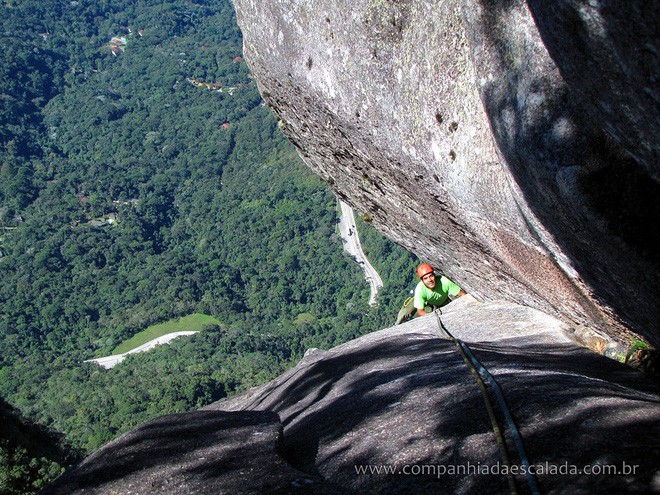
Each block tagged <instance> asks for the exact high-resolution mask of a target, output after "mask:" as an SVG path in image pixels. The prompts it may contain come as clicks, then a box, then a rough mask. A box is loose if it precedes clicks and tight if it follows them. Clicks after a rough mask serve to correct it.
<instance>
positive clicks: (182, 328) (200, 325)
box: [112, 313, 220, 355]
mask: <svg viewBox="0 0 660 495" xmlns="http://www.w3.org/2000/svg"><path fill="white" fill-rule="evenodd" d="M219 324H220V322H219V321H218V320H216V319H215V318H214V317H213V316H209V315H203V314H200V313H193V314H191V315H188V316H183V317H181V318H176V319H174V320H170V321H166V322H164V323H158V324H156V325H151V326H150V327H147V329H146V330H143V331H142V332H140V333H138V334H135V335H133V337H131V338H130V339H128V340H125V341H124V342H122V343H121V344H119V345H118V346H117V347H115V348H114V350H113V351H112V354H113V355H114V354H123V353H124V352H128V351H131V350H133V349H135V348H136V347H140V346H141V345H142V344H146V343H147V342H149V341H150V340H153V339H155V338H157V337H161V336H163V335H167V334H168V333H174V332H198V331H200V330H204V328H205V327H206V326H208V325H219Z"/></svg>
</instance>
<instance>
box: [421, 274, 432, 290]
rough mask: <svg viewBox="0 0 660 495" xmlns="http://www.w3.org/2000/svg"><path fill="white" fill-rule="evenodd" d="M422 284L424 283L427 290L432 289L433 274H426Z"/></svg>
mask: <svg viewBox="0 0 660 495" xmlns="http://www.w3.org/2000/svg"><path fill="white" fill-rule="evenodd" d="M422 282H424V285H426V286H427V287H428V288H429V289H433V288H434V287H435V273H433V272H431V273H427V274H426V275H424V276H423V277H422Z"/></svg>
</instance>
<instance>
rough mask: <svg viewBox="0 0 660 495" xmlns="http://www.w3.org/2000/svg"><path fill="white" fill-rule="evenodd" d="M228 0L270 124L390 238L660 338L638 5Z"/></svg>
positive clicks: (492, 294) (451, 265)
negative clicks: (276, 122) (231, 0)
mask: <svg viewBox="0 0 660 495" xmlns="http://www.w3.org/2000/svg"><path fill="white" fill-rule="evenodd" d="M619 4H621V5H619ZM234 6H235V8H236V11H237V19H238V22H239V25H240V27H241V29H242V31H243V34H244V52H245V57H246V60H247V62H248V63H249V65H250V67H251V69H252V71H253V73H254V75H255V76H256V79H257V81H258V83H259V87H260V90H261V93H262V95H263V97H264V100H265V101H266V102H267V103H268V105H269V106H270V108H271V109H272V110H273V112H274V113H275V115H276V116H277V118H278V119H279V121H280V124H281V128H282V130H283V132H284V133H285V135H286V136H287V137H288V138H289V139H290V140H291V141H292V142H293V143H294V144H295V145H296V147H297V148H298V150H299V152H300V154H301V156H302V157H303V159H304V160H305V162H306V163H307V164H308V165H309V166H310V167H311V168H312V169H313V170H314V171H315V172H316V173H318V174H319V175H320V176H321V177H322V178H323V179H325V180H326V181H327V182H328V184H329V185H330V187H331V188H332V189H333V190H334V191H335V193H336V194H337V195H338V196H339V197H340V198H342V199H344V200H345V201H347V202H348V203H349V204H351V205H352V206H354V207H356V208H357V209H358V211H360V212H363V213H364V214H365V215H366V216H368V217H369V218H371V219H373V222H374V224H375V225H376V227H378V228H379V229H380V230H382V231H383V232H384V233H385V234H386V235H387V236H388V237H390V238H391V239H393V240H394V241H396V242H397V243H399V244H401V245H402V246H404V247H405V248H407V249H409V250H410V251H412V252H414V253H416V254H417V255H419V256H420V257H421V258H423V259H425V260H428V261H430V262H431V263H432V264H434V265H436V266H437V267H438V268H439V269H440V270H441V271H443V272H444V273H447V274H448V275H449V276H450V277H451V278H453V279H454V280H456V281H457V282H459V283H460V284H461V285H462V286H463V287H465V288H466V289H467V290H468V291H469V292H471V293H473V294H474V295H475V296H476V297H478V298H479V299H482V300H493V299H499V298H507V299H509V300H512V301H516V302H518V303H521V304H524V305H528V306H531V307H534V308H537V309H540V310H542V311H544V312H546V313H548V314H552V315H554V316H557V317H560V318H561V319H562V320H564V321H566V322H569V323H571V324H574V325H584V326H587V327H591V328H592V329H593V330H595V331H597V332H601V333H603V334H604V335H609V336H610V338H613V339H615V340H620V341H630V340H631V339H632V338H633V337H634V334H635V332H636V333H637V334H640V335H643V336H644V337H646V338H647V339H649V340H650V341H651V342H653V343H655V344H656V345H657V344H658V343H660V340H659V336H658V334H657V332H658V317H657V315H658V314H660V283H659V282H660V271H659V269H658V268H659V266H660V258H659V252H658V249H657V246H658V245H659V243H660V233H659V231H658V229H657V227H655V226H656V225H657V224H658V223H660V202H658V201H657V198H658V197H659V193H660V185H659V184H658V180H657V179H658V169H657V167H658V160H657V149H658V141H657V139H655V136H656V135H657V134H658V133H657V126H658V122H659V121H660V120H659V119H658V104H657V100H658V87H657V50H658V43H657V26H658V22H657V17H658V13H657V9H656V8H654V5H653V4H652V3H650V2H641V3H636V4H635V5H634V6H627V4H626V6H624V3H623V2H586V1H579V0H572V1H571V0H565V1H561V2H545V3H544V2H540V1H539V2H536V1H531V0H530V1H529V2H525V1H523V0H512V1H511V0H488V1H485V0H481V1H480V0H463V1H462V2H448V1H443V2H431V1H425V0H402V1H397V2H367V1H357V2H348V1H346V0H325V1H320V2H317V1H315V2H311V1H293V0H279V1H275V0H273V1H263V2H255V1H252V0H235V1H234ZM617 6H621V8H620V9H619V8H618V7H617ZM630 16H631V17H630ZM631 19H632V21H631ZM630 26H635V29H634V30H632V29H631V28H630ZM638 28H639V30H638V31H639V37H638V36H637V35H636V32H637V31H636V30H637V29H638ZM626 30H628V31H626Z"/></svg>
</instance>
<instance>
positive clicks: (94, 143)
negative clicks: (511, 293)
mask: <svg viewBox="0 0 660 495" xmlns="http://www.w3.org/2000/svg"><path fill="white" fill-rule="evenodd" d="M0 13H1V14H2V20H1V21H0V22H2V30H1V31H0V38H1V39H2V42H3V47H4V50H3V60H4V62H3V64H2V65H1V66H0V82H2V89H1V90H0V139H1V144H2V146H0V229H1V230H0V395H1V396H2V397H3V398H4V399H5V400H7V402H9V403H10V404H12V405H13V406H15V407H17V408H18V409H20V411H21V412H22V413H23V414H24V415H25V416H26V417H27V418H29V420H30V421H35V422H37V423H39V424H43V425H44V426H46V427H49V428H52V429H55V430H57V431H59V432H62V433H63V434H65V435H66V437H67V439H68V441H69V442H70V443H71V444H73V445H74V446H75V447H76V448H80V449H82V450H84V451H86V452H91V451H93V450H95V449H97V448H98V447H100V446H101V445H103V444H104V443H106V442H108V441H110V440H111V439H113V438H115V437H116V436H118V435H119V434H121V433H123V432H125V431H128V430H129V429H130V428H132V427H135V426H137V425H139V424H141V423H142V422H144V421H147V420H149V419H152V418H154V417H156V416H159V415H162V414H166V413H173V412H183V411H187V410H190V409H195V408H199V407H201V406H203V405H206V404H209V403H210V402H212V401H214V400H217V399H219V398H221V397H224V396H227V395H231V394H234V393H236V392H237V391H240V390H244V389H247V388H249V387H251V386H254V385H257V384H259V383H262V382H264V381H266V380H268V379H271V378H273V377H274V376H276V375H277V374H279V373H281V372H282V371H284V370H285V369H286V368H287V367H289V366H291V365H292V364H293V363H294V362H296V361H297V359H299V358H300V356H302V354H303V353H304V351H305V349H306V348H307V347H310V346H316V347H330V346H332V345H335V344H337V343H340V342H343V341H345V340H348V339H350V338H352V337H355V336H357V335H361V334H363V333H367V332H369V331H371V330H374V329H377V328H379V327H380V326H382V325H383V324H384V323H385V322H386V321H388V320H390V319H391V318H392V315H393V314H395V313H396V310H397V306H398V304H399V299H400V295H401V293H402V292H403V291H405V290H406V287H407V286H408V285H409V284H410V282H411V278H412V266H414V261H415V260H414V257H412V256H411V255H409V254H408V253H406V252H405V251H404V250H402V249H400V248H398V247H396V246H395V245H393V244H392V243H391V242H389V241H387V240H385V239H383V238H382V237H380V236H379V235H377V234H376V233H375V231H373V229H371V231H372V232H366V233H365V241H364V248H365V250H371V253H370V257H371V260H372V262H373V263H374V264H376V265H378V266H377V268H378V269H379V271H380V273H381V274H382V275H383V278H384V281H385V284H386V287H385V289H384V290H383V291H381V293H380V294H379V306H378V307H373V308H371V307H370V306H369V305H368V298H369V286H368V284H367V283H366V282H365V281H364V280H363V276H362V273H361V270H360V268H359V266H358V265H357V264H355V263H354V262H353V260H351V259H350V258H349V257H348V256H346V255H345V254H343V252H342V244H341V241H340V238H339V234H338V231H337V226H336V222H337V213H336V198H335V197H334V196H333V195H332V194H331V193H330V192H329V190H328V188H327V186H326V185H325V184H324V183H323V182H322V181H320V180H319V179H318V178H316V177H315V176H314V175H313V174H312V173H311V172H310V171H309V170H308V169H307V168H306V167H305V166H304V165H303V163H302V161H301V160H300V158H299V157H298V156H297V154H296V153H295V150H294V149H293V147H292V146H291V145H290V144H289V143H288V142H287V141H286V140H285V139H284V138H283V137H282V136H281V134H280V130H279V128H278V126H277V123H276V121H275V119H274V118H273V117H272V115H271V114H270V112H269V111H268V110H267V109H266V108H265V107H264V106H263V105H262V103H263V102H262V99H261V97H260V95H259V93H258V91H257V89H256V84H255V83H254V80H253V78H252V76H251V74H250V72H249V69H248V67H247V65H246V64H245V62H244V61H242V58H241V55H242V46H241V43H242V38H241V33H240V31H239V30H238V27H237V25H236V21H235V16H234V12H233V9H232V7H231V4H230V2H229V1H227V0H218V1H209V2H201V3H200V2H191V1H183V0H181V1H179V0H177V1H174V2H168V3H166V4H163V3H162V2H160V1H156V0H153V1H146V2H138V3H135V2H130V1H124V0H118V1H113V2H101V3H99V2H93V3H89V2H64V3H62V2H57V1H54V0H47V1H36V0H35V1H32V0H25V1H20V2H3V3H2V5H0ZM113 40H114V41H113ZM118 40H119V41H118ZM190 81H197V82H200V81H201V82H204V83H206V82H208V83H209V84H211V87H210V88H209V87H207V86H206V84H202V85H196V84H195V85H193V84H191V82H190ZM213 85H215V88H214V87H213ZM219 88H222V89H223V91H219V90H218V89H219ZM225 124H227V125H225ZM362 228H364V229H366V230H369V229H370V227H369V226H368V225H363V226H362ZM194 313H203V314H207V315H210V316H213V317H214V318H216V319H217V321H219V322H221V323H220V325H216V326H214V327H212V328H210V329H209V330H208V331H205V332H203V335H202V334H200V335H196V336H194V337H192V338H190V339H189V340H187V341H186V342H177V343H175V344H173V345H172V346H168V347H167V348H163V349H157V350H154V351H153V352H150V353H149V355H148V356H147V355H140V356H134V357H131V358H130V359H127V360H126V361H125V362H123V363H122V364H121V365H120V366H117V367H116V368H114V369H113V370H108V371H105V370H103V369H101V368H100V367H98V366H96V365H94V364H91V363H83V362H84V361H85V360H87V359H90V358H95V357H101V356H104V355H108V354H110V353H111V352H112V350H113V349H114V348H115V347H116V346H117V345H118V344H120V343H121V342H123V341H125V340H127V339H129V338H130V337H132V336H133V335H135V334H137V333H139V332H141V331H143V330H145V329H146V328H148V327H149V326H150V325H152V324H156V323H161V322H165V321H169V320H170V319H173V318H178V317H184V316H186V315H190V314H194ZM46 476H50V475H46Z"/></svg>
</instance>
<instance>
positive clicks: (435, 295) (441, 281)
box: [414, 275, 461, 309]
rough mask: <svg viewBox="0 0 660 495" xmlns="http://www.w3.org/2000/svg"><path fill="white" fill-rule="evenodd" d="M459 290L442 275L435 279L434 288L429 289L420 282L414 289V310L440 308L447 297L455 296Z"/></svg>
mask: <svg viewBox="0 0 660 495" xmlns="http://www.w3.org/2000/svg"><path fill="white" fill-rule="evenodd" d="M460 291H461V288H460V287H459V286H458V285H456V284H455V283H454V282H452V281H451V280H449V279H448V278H447V277H445V276H444V275H441V276H440V277H436V283H435V288H434V289H433V290H431V289H429V288H428V287H427V286H426V285H424V282H422V281H421V280H420V281H419V283H418V284H417V287H415V302H414V305H415V308H417V309H424V308H425V307H426V306H442V305H443V304H445V303H446V302H447V297H448V296H455V295H457V294H458V293H459V292H460Z"/></svg>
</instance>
